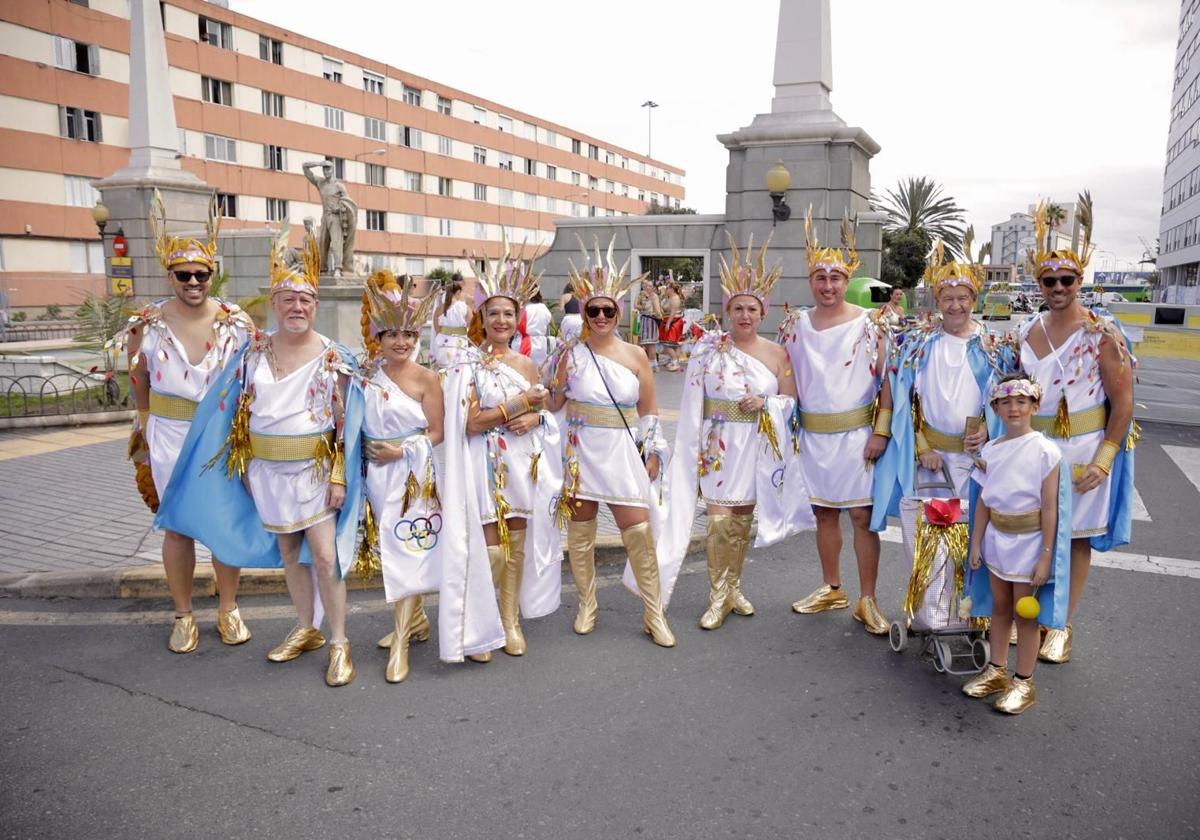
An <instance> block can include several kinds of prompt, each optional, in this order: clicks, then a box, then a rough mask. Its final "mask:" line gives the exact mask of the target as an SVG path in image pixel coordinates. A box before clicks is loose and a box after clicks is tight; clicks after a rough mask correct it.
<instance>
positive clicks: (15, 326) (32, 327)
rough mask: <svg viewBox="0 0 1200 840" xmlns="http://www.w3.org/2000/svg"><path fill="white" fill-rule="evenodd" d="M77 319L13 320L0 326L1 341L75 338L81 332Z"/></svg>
mask: <svg viewBox="0 0 1200 840" xmlns="http://www.w3.org/2000/svg"><path fill="white" fill-rule="evenodd" d="M79 330H80V325H79V323H78V322H76V321H11V322H9V323H8V324H7V325H6V326H0V341H5V342H9V341H50V340H52V339H59V338H74V337H75V336H76V335H78V334H79Z"/></svg>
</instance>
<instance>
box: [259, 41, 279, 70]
mask: <svg viewBox="0 0 1200 840" xmlns="http://www.w3.org/2000/svg"><path fill="white" fill-rule="evenodd" d="M258 57H259V58H261V59H262V60H263V61H269V62H271V63H272V64H283V41H277V40H275V39H274V38H268V37H267V36H266V35H259V36H258Z"/></svg>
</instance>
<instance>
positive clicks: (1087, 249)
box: [1026, 190, 1095, 280]
mask: <svg viewBox="0 0 1200 840" xmlns="http://www.w3.org/2000/svg"><path fill="white" fill-rule="evenodd" d="M1078 201H1079V203H1078V206H1077V207H1076V210H1075V219H1076V221H1077V222H1078V223H1079V232H1080V234H1082V237H1083V241H1082V242H1080V241H1079V238H1078V237H1077V236H1076V237H1072V239H1071V247H1070V248H1058V249H1054V248H1051V247H1050V244H1051V243H1050V237H1051V231H1050V219H1049V215H1048V211H1049V209H1050V203H1049V202H1048V201H1046V200H1045V199H1042V200H1041V201H1039V202H1038V206H1037V209H1036V210H1034V212H1033V236H1034V240H1035V241H1034V245H1035V246H1036V247H1037V250H1036V251H1035V250H1034V249H1033V248H1030V249H1029V250H1028V251H1027V252H1026V253H1027V256H1028V264H1029V269H1030V271H1032V272H1033V276H1034V277H1036V278H1038V279H1039V280H1040V279H1041V278H1042V275H1044V274H1049V273H1051V272H1053V271H1058V270H1060V269H1063V268H1066V269H1070V270H1072V271H1074V272H1075V273H1076V274H1078V275H1079V276H1080V277H1083V274H1084V270H1085V269H1086V268H1087V265H1088V263H1089V262H1091V259H1092V252H1093V251H1094V250H1095V249H1094V247H1093V246H1092V194H1091V192H1089V191H1088V190H1084V191H1083V193H1082V194H1080V196H1079V199H1078Z"/></svg>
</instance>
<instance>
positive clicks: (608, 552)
mask: <svg viewBox="0 0 1200 840" xmlns="http://www.w3.org/2000/svg"><path fill="white" fill-rule="evenodd" d="M704 543H705V535H704V534H692V537H691V539H690V540H689V541H688V554H691V553H692V552H695V551H699V550H701V549H703V548H704ZM563 562H564V563H567V559H566V553H565V552H564V554H563ZM624 562H625V547H624V545H622V543H621V538H620V537H619V536H612V535H606V536H602V537H597V538H596V564H597V565H601V566H615V565H617V564H623V563H624ZM568 567H569V565H568ZM346 586H347V588H348V589H350V590H352V591H365V590H373V589H382V588H383V579H382V578H372V579H371V580H361V579H359V578H356V577H350V578H347V579H346ZM284 594H287V583H286V581H285V580H284V577H283V569H243V570H242V576H241V582H240V583H239V585H238V597H239V598H240V597H243V596H249V595H284ZM0 595H8V596H12V597H16V598H170V597H171V593H170V590H169V589H168V588H167V577H166V573H165V572H164V571H163V567H162V565H160V564H148V565H143V566H120V567H117V568H113V569H101V570H97V571H91V572H79V571H70V572H37V573H35V574H28V575H0ZM216 595H217V581H216V577H215V576H214V575H213V568H212V564H211V563H197V564H196V573H195V576H194V577H193V579H192V597H193V598H214V597H216Z"/></svg>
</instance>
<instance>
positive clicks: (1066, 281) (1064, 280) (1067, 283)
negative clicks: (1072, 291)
mask: <svg viewBox="0 0 1200 840" xmlns="http://www.w3.org/2000/svg"><path fill="white" fill-rule="evenodd" d="M1056 283H1061V284H1062V287H1063V288H1064V289H1069V288H1071V287H1072V286H1074V285H1075V275H1074V274H1066V275H1063V276H1062V277H1043V278H1042V285H1043V286H1045V287H1046V288H1047V289H1053V288H1054V286H1055V284H1056Z"/></svg>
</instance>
